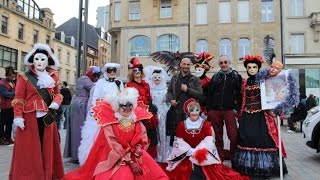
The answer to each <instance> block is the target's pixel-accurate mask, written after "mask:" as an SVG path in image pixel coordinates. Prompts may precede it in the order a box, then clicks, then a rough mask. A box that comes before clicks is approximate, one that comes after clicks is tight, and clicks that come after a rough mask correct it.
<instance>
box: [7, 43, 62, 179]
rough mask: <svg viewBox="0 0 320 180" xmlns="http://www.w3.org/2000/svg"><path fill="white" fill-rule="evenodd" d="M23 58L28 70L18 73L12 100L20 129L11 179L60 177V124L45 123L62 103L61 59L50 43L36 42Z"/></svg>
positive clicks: (16, 121) (15, 118)
mask: <svg viewBox="0 0 320 180" xmlns="http://www.w3.org/2000/svg"><path fill="white" fill-rule="evenodd" d="M24 61H25V62H24V63H25V64H26V65H29V71H27V72H26V73H24V74H23V73H21V74H19V75H18V77H17V86H16V95H15V97H14V100H13V101H12V104H13V109H14V120H13V121H14V124H15V125H16V126H17V127H18V128H17V131H16V136H15V143H14V149H13V156H12V163H11V169H10V174H9V179H10V180H19V179H21V180H25V179H38V180H48V179H61V178H62V177H63V176H64V170H63V162H62V158H61V152H60V144H59V143H60V142H59V137H58V130H57V125H56V123H55V122H51V124H45V122H44V119H45V116H46V115H47V114H48V113H50V112H49V111H52V110H50V109H55V110H57V109H58V108H59V106H60V104H61V102H62V96H61V95H60V90H59V87H58V76H57V74H56V71H55V69H57V68H58V65H59V60H58V59H57V58H56V57H55V56H54V55H53V53H52V51H51V48H50V47H49V46H48V45H46V44H35V45H34V49H33V50H32V51H30V52H29V53H28V54H27V55H26V57H25V60H24ZM35 86H36V87H35ZM36 88H37V90H36ZM40 93H41V94H43V95H41V96H40ZM46 123H48V121H46Z"/></svg>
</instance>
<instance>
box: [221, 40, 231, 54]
mask: <svg viewBox="0 0 320 180" xmlns="http://www.w3.org/2000/svg"><path fill="white" fill-rule="evenodd" d="M219 53H220V55H227V56H228V57H229V58H231V57H232V48H231V40H230V39H228V38H223V39H221V40H220V43H219Z"/></svg>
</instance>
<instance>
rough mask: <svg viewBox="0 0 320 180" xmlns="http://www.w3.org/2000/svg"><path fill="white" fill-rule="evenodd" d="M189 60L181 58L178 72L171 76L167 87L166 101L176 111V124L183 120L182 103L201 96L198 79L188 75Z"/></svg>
mask: <svg viewBox="0 0 320 180" xmlns="http://www.w3.org/2000/svg"><path fill="white" fill-rule="evenodd" d="M191 64H192V63H191V60H190V59H189V58H183V59H182V60H181V63H180V69H181V70H180V72H179V73H176V74H174V75H173V76H172V79H171V82H170V84H169V86H168V93H167V101H168V102H169V103H170V104H171V106H172V107H174V108H175V110H176V115H177V116H176V120H177V123H178V122H181V121H183V120H185V118H186V114H185V113H184V112H183V105H184V103H185V102H186V101H187V100H188V99H190V98H194V99H196V100H200V99H201V98H202V96H203V93H202V88H201V82H200V79H199V78H197V77H196V76H194V75H192V74H190V66H191Z"/></svg>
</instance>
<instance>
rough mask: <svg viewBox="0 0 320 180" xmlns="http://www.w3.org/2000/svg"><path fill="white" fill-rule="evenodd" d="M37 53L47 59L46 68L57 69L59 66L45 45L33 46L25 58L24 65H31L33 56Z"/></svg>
mask: <svg viewBox="0 0 320 180" xmlns="http://www.w3.org/2000/svg"><path fill="white" fill-rule="evenodd" d="M37 53H42V54H45V55H46V56H47V57H48V66H51V67H54V69H57V68H58V66H59V60H58V59H57V58H56V56H55V55H54V54H53V52H52V50H51V48H50V46H48V45H47V44H40V43H37V44H35V45H34V46H33V49H32V50H31V51H30V52H29V53H28V54H27V55H26V56H25V58H24V64H25V65H33V58H34V55H35V54H37Z"/></svg>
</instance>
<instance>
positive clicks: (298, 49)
mask: <svg viewBox="0 0 320 180" xmlns="http://www.w3.org/2000/svg"><path fill="white" fill-rule="evenodd" d="M290 53H291V54H302V53H304V34H291V36H290Z"/></svg>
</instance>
